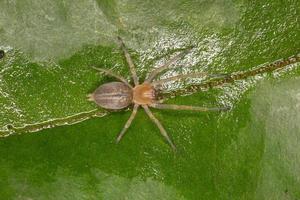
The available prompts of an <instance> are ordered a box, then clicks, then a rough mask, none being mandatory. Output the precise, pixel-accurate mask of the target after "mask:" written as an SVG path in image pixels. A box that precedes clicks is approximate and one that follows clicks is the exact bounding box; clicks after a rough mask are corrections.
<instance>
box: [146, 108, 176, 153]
mask: <svg viewBox="0 0 300 200" xmlns="http://www.w3.org/2000/svg"><path fill="white" fill-rule="evenodd" d="M142 106H143V108H144V110H145V112H146V113H147V115H148V116H149V118H150V119H151V120H152V121H153V122H154V123H155V124H156V126H157V127H158V129H159V130H160V133H161V135H162V136H163V137H164V138H165V139H166V140H167V141H168V143H169V144H170V146H171V147H172V149H173V150H174V151H176V147H175V145H174V143H173V142H172V140H171V139H170V137H169V135H168V134H167V132H166V130H165V129H164V127H163V126H162V125H161V123H160V122H159V121H158V119H156V118H155V116H154V115H153V114H152V112H151V111H150V109H149V107H148V106H147V105H142Z"/></svg>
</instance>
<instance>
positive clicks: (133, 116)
mask: <svg viewBox="0 0 300 200" xmlns="http://www.w3.org/2000/svg"><path fill="white" fill-rule="evenodd" d="M138 108H139V105H138V104H134V107H133V110H132V113H131V115H130V117H129V119H128V120H127V122H126V124H125V126H124V127H123V129H122V130H121V132H120V134H119V135H118V137H117V140H116V143H119V142H120V141H121V139H122V137H123V136H124V135H125V133H126V131H127V129H128V128H129V127H130V125H131V123H132V121H133V119H134V118H135V116H136V113H137V111H138Z"/></svg>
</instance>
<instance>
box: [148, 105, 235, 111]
mask: <svg viewBox="0 0 300 200" xmlns="http://www.w3.org/2000/svg"><path fill="white" fill-rule="evenodd" d="M149 106H150V107H152V108H157V109H169V110H191V111H200V112H208V111H227V110H229V109H230V107H214V108H207V107H200V106H187V105H174V104H159V103H158V104H155V103H154V104H150V105H149Z"/></svg>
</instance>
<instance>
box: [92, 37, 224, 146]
mask: <svg viewBox="0 0 300 200" xmlns="http://www.w3.org/2000/svg"><path fill="white" fill-rule="evenodd" d="M118 41H119V43H120V46H121V48H122V50H123V53H124V54H125V57H126V61H127V63H128V65H129V69H130V72H131V75H132V79H133V81H134V86H131V85H130V84H129V83H128V82H127V81H126V80H125V78H123V77H122V76H120V75H118V74H116V73H114V72H112V71H110V70H107V69H101V68H95V67H93V68H94V69H96V70H98V71H100V72H104V73H106V74H107V75H110V76H112V77H114V78H116V79H118V80H120V81H121V82H111V83H106V84H103V85H101V86H99V87H98V88H97V89H96V90H95V91H94V92H93V93H92V94H89V95H88V100H89V101H94V102H95V103H96V104H97V105H99V106H100V107H102V108H105V109H109V110H120V109H123V108H126V107H128V106H129V105H131V104H134V107H133V111H132V113H131V115H130V117H129V119H128V121H127V122H126V124H125V126H124V128H123V129H122V130H121V132H120V134H119V135H118V137H117V140H116V142H117V143H118V142H120V140H121V139H122V137H123V136H124V134H125V132H126V130H127V129H128V128H129V126H130V125H131V123H132V121H133V119H134V118H135V116H136V113H137V110H138V108H139V107H140V106H142V107H143V108H144V110H145V112H146V113H147V115H148V116H149V117H150V119H151V120H152V121H153V122H154V123H155V124H156V125H157V127H158V128H159V130H160V133H161V135H162V136H163V137H164V138H165V139H166V140H167V141H168V143H169V144H170V146H171V147H172V149H173V150H176V147H175V145H174V143H173V142H172V140H171V139H170V137H169V136H168V134H167V132H166V130H165V129H164V127H163V126H162V125H161V123H160V122H159V121H158V120H157V119H156V118H155V117H154V115H153V114H152V112H151V111H150V109H149V106H150V107H152V108H157V109H171V110H192V111H224V110H228V108H227V107H220V108H206V107H198V106H187V105H170V104H162V103H160V102H159V101H158V100H157V90H156V88H155V87H156V86H158V85H161V84H163V83H165V82H169V81H175V80H178V79H182V78H190V77H199V76H207V74H206V73H192V74H185V75H178V76H174V77H171V78H166V79H162V80H158V81H155V80H154V81H153V79H154V78H155V77H156V76H157V75H158V74H159V73H161V72H162V71H164V70H166V69H168V68H169V67H170V66H171V64H172V63H174V62H176V61H177V60H178V59H179V58H181V57H182V56H183V55H185V54H186V53H187V52H188V51H184V52H181V53H180V54H178V55H176V56H174V57H173V58H171V59H170V60H169V61H168V62H166V63H165V64H164V65H162V66H160V67H158V68H156V69H154V70H153V71H152V72H151V73H150V75H149V76H148V77H147V78H146V80H145V81H144V82H143V83H142V84H140V83H139V81H138V77H137V75H136V71H135V67H134V64H133V62H132V59H131V57H130V55H129V53H128V51H127V49H126V47H125V45H124V42H123V41H122V39H121V38H120V37H118Z"/></svg>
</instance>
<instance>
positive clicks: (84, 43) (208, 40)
mask: <svg viewBox="0 0 300 200" xmlns="http://www.w3.org/2000/svg"><path fill="white" fill-rule="evenodd" d="M299 8H300V3H299V2H298V1H285V2H282V1H251V2H246V1H240V0H238V1H235V0H232V1H215V2H214V1H206V0H201V1H193V0H179V1H173V0H164V1H143V0H133V1H132V0H131V1H129V0H114V1H111V0H109V1H108V0H107V1H102V0H101V1H100V0H89V1H81V2H74V1H71V0H66V1H59V0H54V1H53V0H51V1H50V0H49V1H48V0H46V1H44V0H43V1H42V0H38V1H36V0H28V1H1V2H0V49H2V50H4V51H5V56H4V57H3V58H2V59H0V106H1V108H2V109H1V111H0V116H1V117H0V136H8V135H10V134H12V133H18V134H15V135H10V136H8V137H2V138H0V155H1V156H0V196H1V199H89V200H90V199H182V200H184V199H222V200H223V199H254V200H256V199H257V200H258V199H299V198H300V189H299V185H300V176H299V174H300V171H299V169H300V168H299V165H300V153H299V152H300V145H299V144H300V126H299V121H300V114H299V113H300V106H299V105H300V96H299V94H300V88H299V85H300V79H299V75H300V70H299V67H300V65H299V63H298V62H296V63H295V64H292V65H288V66H285V67H284V68H283V69H281V70H277V71H275V72H269V73H263V74H257V75H255V76H251V77H247V78H245V79H242V80H238V81H235V82H234V83H231V84H229V83H227V84H223V85H222V86H221V87H218V88H212V89H210V90H207V91H197V92H195V91H188V90H186V93H185V94H189V95H187V96H185V95H184V94H183V95H182V96H177V97H175V98H172V99H169V100H168V101H167V103H172V104H186V105H198V106H231V107H232V109H231V110H230V111H229V112H226V113H192V112H181V111H180V112H179V111H178V112H176V111H164V110H153V112H154V114H155V116H156V117H157V118H158V119H159V120H160V121H161V123H162V124H163V125H164V126H165V128H166V130H167V132H168V133H169V134H170V135H171V136H172V139H173V140H174V142H175V144H176V145H177V147H178V150H179V152H178V153H177V154H174V153H173V152H172V151H171V149H170V148H169V146H168V145H167V144H166V143H165V142H164V140H163V138H162V137H161V136H160V134H159V132H158V130H157V128H156V127H155V125H153V124H152V123H151V121H150V120H149V119H148V117H147V116H146V114H145V113H144V112H143V111H141V110H140V111H139V112H138V114H137V117H136V119H135V120H134V122H133V124H132V126H131V127H130V129H129V130H128V132H127V134H126V135H125V137H124V139H123V140H122V141H121V143H120V144H118V145H116V144H115V143H114V142H115V138H116V136H117V134H118V133H119V131H120V130H121V129H122V127H123V125H124V123H125V122H126V120H127V119H128V117H129V115H130V112H126V111H121V112H113V113H109V112H107V111H105V110H103V109H99V108H97V106H96V105H94V104H93V103H91V102H88V101H87V100H86V95H87V94H89V93H91V92H92V91H94V90H95V89H96V88H97V87H98V86H99V85H100V84H102V83H106V82H110V81H113V80H114V79H112V78H109V77H105V76H104V75H102V74H100V75H99V74H98V73H97V72H96V71H95V70H93V69H92V68H90V66H97V67H103V68H106V69H111V70H113V71H116V72H118V73H120V74H122V75H123V76H125V77H126V79H128V80H129V78H130V76H129V75H130V73H129V70H128V67H127V64H126V63H125V61H124V59H123V57H122V54H121V52H120V51H119V49H118V47H117V43H116V37H117V36H118V35H120V36H121V37H122V38H123V39H124V41H125V44H126V45H127V47H128V48H129V51H130V53H131V55H132V57H133V59H134V61H135V64H136V66H137V73H138V75H139V77H140V79H141V80H143V79H144V78H145V76H146V74H148V73H149V72H150V71H151V70H152V69H153V68H154V67H155V66H158V65H160V64H162V63H164V62H165V61H167V60H168V59H169V58H170V57H172V56H173V55H175V54H177V53H178V52H180V51H182V50H183V49H186V48H189V47H190V46H194V48H193V49H192V50H191V52H190V53H189V54H188V55H187V56H186V57H185V58H183V59H182V60H180V61H178V62H177V63H176V65H177V66H181V67H178V68H176V69H172V70H169V71H168V72H166V73H163V74H162V76H161V78H168V77H171V76H174V75H178V74H181V73H190V72H207V73H209V74H230V73H234V72H243V71H247V70H251V69H253V68H256V67H260V65H262V64H264V63H272V62H274V61H276V60H279V59H282V58H287V57H290V56H293V55H297V54H298V55H299V47H300V33H299V30H300V25H299V12H300V10H299ZM201 81H203V80H202V79H187V80H186V81H180V82H170V83H169V84H166V85H165V86H164V91H165V93H166V94H168V92H169V91H174V90H175V91H176V90H178V89H184V88H189V86H190V85H194V84H199V83H200V82H201ZM181 91H182V90H181ZM183 91H184V90H183ZM180 94H182V93H180ZM95 116H98V117H95ZM101 116H102V117H101ZM88 118H92V119H88ZM86 119H88V120H86ZM74 123H75V124H74ZM72 124H73V125H72ZM62 125H68V126H62ZM43 129H44V130H43ZM38 130H40V131H39V132H36V131H38ZM27 132H36V133H27Z"/></svg>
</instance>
